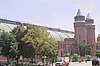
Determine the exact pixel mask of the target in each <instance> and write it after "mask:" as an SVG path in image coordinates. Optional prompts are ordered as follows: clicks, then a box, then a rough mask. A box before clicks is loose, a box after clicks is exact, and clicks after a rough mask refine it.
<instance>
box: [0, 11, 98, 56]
mask: <svg viewBox="0 0 100 66" xmlns="http://www.w3.org/2000/svg"><path fill="white" fill-rule="evenodd" d="M74 20H75V22H74V23H73V24H74V32H73V31H68V30H62V29H57V28H51V27H48V30H47V31H48V32H50V34H51V36H52V37H53V38H55V39H56V40H57V41H58V49H59V55H58V56H65V55H64V53H65V52H68V53H70V54H74V53H78V54H80V53H79V46H80V44H88V45H89V46H90V48H91V55H95V51H96V47H97V45H96V42H95V25H94V24H93V23H94V19H92V18H91V17H90V14H88V15H87V17H86V19H85V16H84V15H82V13H81V11H80V10H78V12H77V14H76V16H75V17H74ZM21 24H22V23H21V22H17V21H11V20H6V19H0V29H2V30H5V31H7V32H9V31H11V30H12V29H14V27H16V26H17V25H21ZM23 25H24V26H26V25H28V23H23Z"/></svg>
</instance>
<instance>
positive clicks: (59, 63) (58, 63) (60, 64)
mask: <svg viewBox="0 0 100 66" xmlns="http://www.w3.org/2000/svg"><path fill="white" fill-rule="evenodd" d="M62 65H63V62H56V63H55V66H62Z"/></svg>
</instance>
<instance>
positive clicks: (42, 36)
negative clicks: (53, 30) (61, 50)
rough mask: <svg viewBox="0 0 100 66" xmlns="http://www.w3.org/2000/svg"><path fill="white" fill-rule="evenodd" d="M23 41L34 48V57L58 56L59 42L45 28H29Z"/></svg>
mask: <svg viewBox="0 0 100 66" xmlns="http://www.w3.org/2000/svg"><path fill="white" fill-rule="evenodd" d="M22 40H23V41H24V42H25V43H26V44H27V45H28V46H32V47H33V55H34V56H33V57H35V56H40V57H42V56H48V57H50V58H51V57H54V56H56V55H57V51H58V50H57V42H56V40H55V39H53V38H52V37H51V35H50V33H49V32H47V28H45V27H41V26H27V30H26V31H25V35H24V37H23V38H22Z"/></svg>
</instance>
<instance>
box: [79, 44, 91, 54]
mask: <svg viewBox="0 0 100 66" xmlns="http://www.w3.org/2000/svg"><path fill="white" fill-rule="evenodd" d="M79 51H80V56H85V55H90V51H91V50H90V47H89V46H88V45H87V44H81V45H80V46H79Z"/></svg>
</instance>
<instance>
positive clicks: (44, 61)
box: [42, 56, 47, 64]
mask: <svg viewBox="0 0 100 66" xmlns="http://www.w3.org/2000/svg"><path fill="white" fill-rule="evenodd" d="M42 58H43V63H44V64H45V63H46V58H47V57H46V56H43V57H42Z"/></svg>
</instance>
